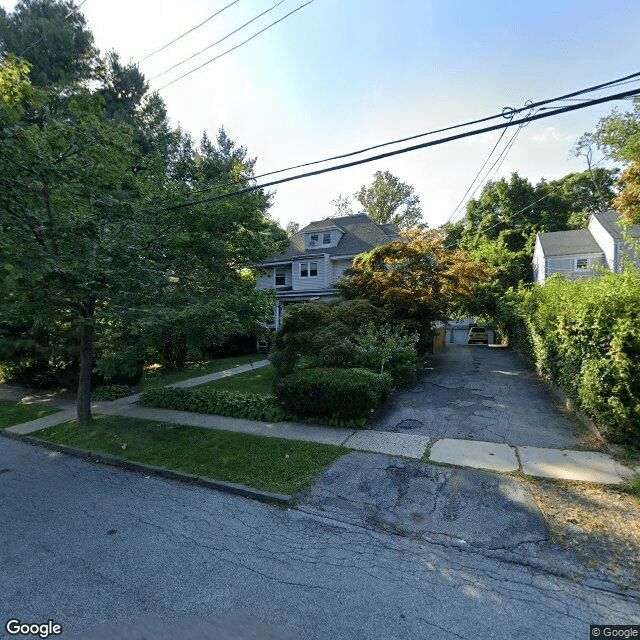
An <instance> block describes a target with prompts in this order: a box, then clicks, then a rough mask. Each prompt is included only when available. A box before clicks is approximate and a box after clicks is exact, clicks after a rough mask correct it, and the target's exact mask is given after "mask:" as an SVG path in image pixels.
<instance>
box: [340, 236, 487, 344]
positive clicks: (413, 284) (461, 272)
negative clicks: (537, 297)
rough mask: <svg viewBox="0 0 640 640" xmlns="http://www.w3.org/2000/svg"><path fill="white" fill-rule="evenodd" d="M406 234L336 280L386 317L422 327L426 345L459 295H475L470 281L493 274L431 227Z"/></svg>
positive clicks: (364, 257) (345, 293) (413, 327)
mask: <svg viewBox="0 0 640 640" xmlns="http://www.w3.org/2000/svg"><path fill="white" fill-rule="evenodd" d="M401 235H402V236H403V237H404V239H403V240H397V241H394V242H391V243H389V244H385V245H382V246H380V247H376V248H375V249H373V250H372V251H370V252H369V253H364V254H361V255H359V256H357V257H356V258H355V260H354V261H353V267H352V268H350V269H348V270H347V271H345V273H344V275H343V277H342V279H341V280H340V281H339V282H338V283H337V287H338V288H339V289H340V291H341V293H342V294H343V296H344V297H345V298H347V299H354V298H362V299H364V300H368V301H369V302H371V303H372V304H373V305H374V306H376V307H378V308H380V309H382V311H383V313H384V316H385V318H386V319H387V320H388V321H390V322H393V323H398V324H401V325H403V326H404V328H405V329H407V330H408V331H410V332H414V331H416V332H418V334H419V336H420V346H421V348H422V350H423V351H424V350H426V349H427V348H428V347H427V345H428V342H429V340H430V338H431V335H432V324H433V323H434V322H436V321H442V322H444V321H446V320H447V319H448V317H449V314H450V313H451V311H452V310H453V309H454V307H455V305H456V303H457V302H458V300H459V299H460V298H462V297H472V296H473V290H472V285H473V284H475V283H478V282H483V281H485V280H486V279H487V278H488V277H489V276H488V273H487V270H486V267H485V265H484V264H483V263H481V262H476V261H472V260H470V259H469V257H468V255H467V253H466V252H465V251H462V250H460V249H449V248H447V247H446V246H445V245H444V239H445V238H444V235H443V234H440V233H438V232H436V231H431V230H413V231H405V232H402V234H401Z"/></svg>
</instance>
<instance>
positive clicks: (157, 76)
mask: <svg viewBox="0 0 640 640" xmlns="http://www.w3.org/2000/svg"><path fill="white" fill-rule="evenodd" d="M284 1H285V0H280V1H279V2H276V4H274V5H273V6H271V7H269V8H268V9H266V10H265V11H263V12H262V13H259V14H258V15H257V16H255V17H253V18H251V20H249V21H248V22H245V23H244V24H242V25H240V26H239V27H238V28H237V29H234V30H233V31H231V32H230V33H227V35H226V36H223V37H222V38H220V40H216V41H215V42H214V43H213V44H210V45H209V46H208V47H205V48H204V49H201V50H200V51H198V52H196V53H194V54H193V55H191V56H189V57H188V58H185V59H184V60H182V61H180V62H178V63H176V64H174V65H173V66H172V67H169V68H168V69H165V70H164V71H162V72H161V73H159V74H158V75H155V76H153V78H150V79H149V80H150V81H153V80H155V79H156V78H159V77H160V76H163V75H165V73H169V71H173V69H177V68H178V67H181V66H182V65H183V64H184V63H185V62H189V60H192V59H193V58H196V57H197V56H199V55H200V54H201V53H204V52H205V51H208V50H209V49H212V48H213V47H215V46H216V45H218V44H220V43H221V42H224V41H225V40H226V39H227V38H230V37H231V36H232V35H233V34H235V33H238V31H241V30H242V29H244V28H245V27H246V26H248V25H250V24H251V23H252V22H255V21H256V20H257V19H258V18H261V17H262V16H263V15H265V14H266V13H269V11H273V9H275V8H276V7H278V6H280V5H281V4H282V3H283V2H284Z"/></svg>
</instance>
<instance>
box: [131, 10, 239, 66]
mask: <svg viewBox="0 0 640 640" xmlns="http://www.w3.org/2000/svg"><path fill="white" fill-rule="evenodd" d="M238 2H240V0H233V2H230V3H229V4H228V5H226V6H224V7H222V9H219V10H218V11H216V12H215V13H213V14H211V15H210V16H209V17H208V18H207V19H206V20H203V21H202V22H201V23H200V24H197V25H196V26H195V27H191V29H189V30H188V31H185V32H184V33H181V34H180V35H179V36H178V37H177V38H174V39H173V40H172V41H171V42H167V44H165V45H162V46H161V47H160V48H159V49H156V50H155V51H152V52H151V53H148V54H147V55H146V56H145V57H144V58H140V60H138V64H140V63H141V62H144V61H145V60H148V59H149V58H150V57H151V56H155V55H156V53H160V52H161V51H164V50H165V49H166V48H167V47H170V46H171V45H172V44H174V43H176V42H178V40H181V39H182V38H184V37H185V36H188V35H189V34H190V33H192V32H193V31H195V30H196V29H199V28H200V27H202V26H203V25H205V24H207V22H209V20H213V19H214V18H215V17H216V16H219V15H220V14H221V13H222V12H223V11H225V10H226V9H228V8H229V7H231V6H233V5H234V4H237V3H238Z"/></svg>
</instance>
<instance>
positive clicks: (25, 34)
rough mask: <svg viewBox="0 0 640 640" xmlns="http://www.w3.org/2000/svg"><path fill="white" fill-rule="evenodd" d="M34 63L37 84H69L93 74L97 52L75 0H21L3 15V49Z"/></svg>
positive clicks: (0, 28) (0, 17)
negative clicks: (11, 10) (9, 11)
mask: <svg viewBox="0 0 640 640" xmlns="http://www.w3.org/2000/svg"><path fill="white" fill-rule="evenodd" d="M3 50H4V51H5V52H13V53H14V54H15V55H17V56H19V57H20V58H21V59H23V60H26V61H27V62H29V64H30V65H31V74H30V80H31V83H32V84H33V85H34V86H36V87H59V88H62V87H69V86H77V85H78V84H80V83H82V82H84V81H86V80H87V79H89V78H91V77H93V75H94V73H95V70H96V68H97V64H98V51H97V50H96V48H95V47H94V42H93V34H92V33H91V31H90V30H89V29H88V27H87V23H86V20H85V18H84V16H83V15H82V13H80V12H79V11H78V10H77V7H76V5H75V4H74V2H73V0H20V1H19V2H18V3H17V4H16V6H15V8H14V10H13V12H12V13H10V14H7V13H5V12H4V11H2V12H1V14H0V51H3Z"/></svg>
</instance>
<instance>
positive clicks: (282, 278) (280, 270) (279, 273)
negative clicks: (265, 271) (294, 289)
mask: <svg viewBox="0 0 640 640" xmlns="http://www.w3.org/2000/svg"><path fill="white" fill-rule="evenodd" d="M275 276H276V287H284V285H285V284H286V282H287V279H286V275H285V270H284V267H277V268H276V269H275Z"/></svg>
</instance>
